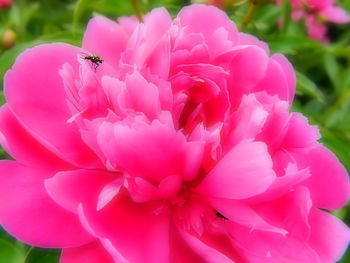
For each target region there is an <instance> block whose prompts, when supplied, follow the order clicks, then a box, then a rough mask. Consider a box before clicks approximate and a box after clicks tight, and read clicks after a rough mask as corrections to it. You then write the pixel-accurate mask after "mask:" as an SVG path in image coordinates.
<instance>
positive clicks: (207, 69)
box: [0, 5, 350, 263]
mask: <svg viewBox="0 0 350 263" xmlns="http://www.w3.org/2000/svg"><path fill="white" fill-rule="evenodd" d="M203 18H205V19H203ZM294 90H295V75H294V71H293V68H292V66H291V65H290V63H289V62H288V60H287V59H286V58H285V57H283V56H282V55H280V54H274V55H272V56H270V54H269V50H268V47H267V45H266V44H265V43H264V42H261V41H259V40H258V39H256V38H255V37H253V36H250V35H246V34H243V33H239V32H238V31H237V29H236V27H235V25H234V23H233V22H232V21H230V20H229V18H228V17H227V16H226V14H225V13H224V12H222V11H220V10H219V9H217V8H215V7H212V6H202V5H192V6H188V7H185V8H184V9H182V11H181V12H180V13H179V14H178V16H177V17H176V18H175V19H174V20H172V19H171V17H170V15H169V14H168V13H167V11H166V10H165V9H163V8H160V9H155V10H153V11H152V12H151V13H150V14H148V15H146V16H145V17H144V23H141V24H139V23H138V22H137V21H136V19H135V18H127V17H125V18H120V19H119V22H118V23H116V22H114V21H111V20H109V19H107V18H105V17H101V16H98V17H95V18H93V19H92V20H91V21H90V22H89V24H88V27H87V30H86V33H85V36H84V39H83V47H82V48H78V47H74V46H70V45H66V44H61V43H54V44H48V45H40V46H37V47H34V48H32V49H29V50H27V51H25V52H24V53H23V54H22V55H20V56H19V57H18V58H17V60H16V62H15V64H14V66H13V68H12V69H11V70H10V71H9V72H8V73H7V74H6V77H5V91H4V92H5V96H6V99H7V104H5V105H4V106H3V107H2V108H1V111H0V112H1V113H0V131H1V133H0V134H1V136H0V139H1V144H2V146H3V147H4V148H5V149H6V150H7V152H8V153H10V154H11V156H12V157H13V158H14V159H15V161H10V160H3V161H1V162H0V171H1V172H0V176H1V185H0V188H1V191H0V223H1V225H2V226H3V227H4V228H5V229H6V230H7V231H8V232H9V233H10V234H12V235H14V236H15V237H16V238H17V239H19V240H21V241H23V242H27V243H29V244H32V245H35V246H41V247H55V248H63V251H62V255H61V262H62V263H73V262H74V263H75V262H84V263H86V262H88V263H100V262H105V263H108V262H129V263H145V262H146V263H147V262H149V263H154V262H157V263H158V262H160V263H162V262H166V263H168V262H172V263H176V262H179V263H180V262H181V263H183V262H184V263H186V262H191V263H193V262H220V263H223V262H227V263H228V262H236V263H243V262H271V263H272V262H276V263H277V262H290V263H292V262H293V263H296V262H302V263H305V262H308V263H314V262H315V263H316V262H317V263H320V262H335V261H336V260H338V259H339V258H340V257H341V256H342V254H343V252H344V251H345V249H346V247H347V245H348V242H349V240H350V231H349V229H348V228H347V226H346V225H345V224H343V223H342V222H341V221H340V220H339V219H337V218H336V217H334V216H332V215H331V214H330V213H327V212H326V211H324V210H335V209H339V208H341V207H342V206H344V205H345V204H346V202H347V200H348V198H349V194H350V184H349V179H348V175H347V172H346V170H345V169H344V167H343V166H342V165H341V164H340V163H339V161H338V159H337V158H336V157H335V155H334V154H333V153H331V152H330V151H329V150H328V149H326V148H325V147H324V146H323V145H321V144H320V143H318V142H317V140H318V139H319V138H320V135H319V132H318V129H317V128H316V127H315V126H310V125H309V124H308V121H307V119H306V118H305V117H303V116H302V115H301V114H299V113H290V112H289V110H290V105H291V103H292V100H293V97H294Z"/></svg>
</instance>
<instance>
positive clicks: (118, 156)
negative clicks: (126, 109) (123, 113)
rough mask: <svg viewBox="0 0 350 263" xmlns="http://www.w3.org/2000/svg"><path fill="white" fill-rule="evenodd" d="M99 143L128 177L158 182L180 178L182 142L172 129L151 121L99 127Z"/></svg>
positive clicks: (182, 137)
mask: <svg viewBox="0 0 350 263" xmlns="http://www.w3.org/2000/svg"><path fill="white" fill-rule="evenodd" d="M98 142H99V145H100V148H101V150H102V151H103V152H104V154H105V156H106V157H107V159H109V160H110V162H111V163H112V164H113V165H115V166H116V167H117V168H118V169H121V170H122V171H124V172H126V173H128V174H129V175H131V176H139V177H143V178H144V179H148V180H155V181H156V182H159V181H160V180H161V179H163V178H164V177H166V176H168V175H174V174H179V172H180V170H181V166H182V164H183V163H182V159H183V152H184V149H185V148H184V147H185V138H184V136H183V135H182V134H180V133H178V132H176V131H175V130H174V129H173V128H172V127H169V126H168V125H164V124H161V123H160V122H159V121H154V122H153V123H152V124H146V123H145V122H136V123H135V124H134V125H133V126H132V127H129V126H127V125H123V124H119V123H117V124H110V123H105V124H103V125H101V127H100V131H99V134H98Z"/></svg>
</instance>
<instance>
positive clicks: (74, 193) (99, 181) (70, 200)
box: [45, 170, 118, 213]
mask: <svg viewBox="0 0 350 263" xmlns="http://www.w3.org/2000/svg"><path fill="white" fill-rule="evenodd" d="M116 177H118V174H117V173H115V174H112V173H107V172H105V171H93V170H73V171H67V172H59V173H57V174H56V175H55V176H53V177H51V178H49V179H47V180H46V181H45V186H46V189H47V191H48V193H49V195H50V196H51V198H52V199H53V200H54V201H55V202H57V203H58V204H59V205H60V206H62V207H64V208H65V209H67V210H69V211H71V212H73V213H78V206H79V204H80V203H81V202H83V201H84V202H92V201H93V200H95V199H96V198H97V197H98V196H99V194H100V192H101V191H102V189H103V187H104V186H105V185H106V184H108V183H109V182H111V181H112V180H113V179H115V178H116Z"/></svg>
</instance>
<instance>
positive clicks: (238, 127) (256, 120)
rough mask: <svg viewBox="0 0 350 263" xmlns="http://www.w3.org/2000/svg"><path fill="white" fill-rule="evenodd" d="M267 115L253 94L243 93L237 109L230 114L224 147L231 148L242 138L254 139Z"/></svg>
mask: <svg viewBox="0 0 350 263" xmlns="http://www.w3.org/2000/svg"><path fill="white" fill-rule="evenodd" d="M267 116H268V112H267V111H265V110H264V108H263V105H262V104H261V103H259V101H257V99H256V98H255V96H254V94H250V95H244V96H243V97H242V101H241V104H240V105H239V107H238V109H237V111H236V112H234V113H233V114H232V117H231V120H230V125H229V127H228V130H229V132H230V133H229V134H228V138H227V140H228V141H227V142H226V141H225V143H224V147H225V148H226V149H227V148H228V149H231V148H232V147H233V146H235V145H236V144H238V143H239V142H240V141H242V140H244V139H254V138H255V136H256V135H257V134H259V133H260V132H261V129H262V127H263V125H264V124H265V121H266V118H267Z"/></svg>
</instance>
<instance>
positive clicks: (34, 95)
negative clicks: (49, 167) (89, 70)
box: [4, 44, 100, 168]
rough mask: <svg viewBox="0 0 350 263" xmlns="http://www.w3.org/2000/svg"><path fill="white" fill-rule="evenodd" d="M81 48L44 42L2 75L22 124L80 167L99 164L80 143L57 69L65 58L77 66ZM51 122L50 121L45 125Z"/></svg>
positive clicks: (7, 92) (10, 101)
mask: <svg viewBox="0 0 350 263" xmlns="http://www.w3.org/2000/svg"><path fill="white" fill-rule="evenodd" d="M79 52H80V49H78V48H76V47H73V46H70V45H66V44H46V45H39V46H37V47H35V48H32V49H28V50H27V51H25V52H24V53H22V54H21V55H20V56H19V57H18V58H17V60H16V63H15V64H14V66H13V67H12V70H10V71H8V72H7V74H6V76H5V84H4V86H5V87H4V89H5V91H4V92H5V96H6V99H7V102H8V105H9V108H10V109H11V111H12V112H13V114H14V115H15V116H16V118H17V119H18V120H19V122H20V123H21V124H22V125H23V127H24V128H25V129H26V130H27V131H28V132H29V133H30V134H31V135H32V136H33V137H34V138H35V139H37V140H38V141H39V142H40V143H41V144H43V145H44V146H45V147H46V148H48V149H49V150H50V151H52V152H54V153H55V154H57V155H58V156H59V157H61V158H62V159H63V160H65V161H67V162H70V163H72V164H74V165H77V166H79V167H82V166H83V167H93V168H96V167H98V166H99V165H100V163H99V161H98V160H97V157H96V156H95V155H94V154H93V153H92V152H91V150H90V149H89V148H88V147H87V146H86V145H85V144H84V143H83V141H82V139H81V137H80V133H79V130H78V127H77V126H76V124H75V123H67V121H68V120H69V118H70V117H71V112H70V110H69V108H68V106H67V103H66V92H65V89H64V86H63V81H62V79H61V76H60V75H59V70H60V69H61V68H62V66H63V64H64V63H66V62H68V63H70V64H71V65H74V67H75V68H78V62H77V54H79ZM48 123H50V125H48Z"/></svg>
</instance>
